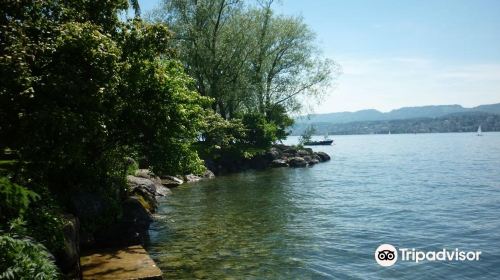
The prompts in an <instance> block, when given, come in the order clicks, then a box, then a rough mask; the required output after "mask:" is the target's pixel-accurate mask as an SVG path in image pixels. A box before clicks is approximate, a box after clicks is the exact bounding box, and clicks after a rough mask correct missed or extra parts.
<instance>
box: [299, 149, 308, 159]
mask: <svg viewBox="0 0 500 280" xmlns="http://www.w3.org/2000/svg"><path fill="white" fill-rule="evenodd" d="M310 154H311V153H310V152H308V151H306V150H304V149H302V150H298V151H297V155H299V156H300V157H304V156H308V155H310Z"/></svg>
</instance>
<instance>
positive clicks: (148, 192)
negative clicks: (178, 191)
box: [127, 175, 170, 212]
mask: <svg viewBox="0 0 500 280" xmlns="http://www.w3.org/2000/svg"><path fill="white" fill-rule="evenodd" d="M127 184H128V186H129V188H130V193H131V194H135V195H140V196H141V197H143V198H144V200H145V201H146V202H147V203H148V207H147V208H148V209H149V210H150V211H151V212H155V211H156V208H157V207H158V202H157V201H156V197H157V196H166V195H169V194H170V190H169V189H167V188H165V187H164V186H163V185H162V184H159V183H157V182H154V181H153V180H150V179H146V178H141V177H135V176H131V175H129V176H127Z"/></svg>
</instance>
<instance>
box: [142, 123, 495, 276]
mask: <svg viewBox="0 0 500 280" xmlns="http://www.w3.org/2000/svg"><path fill="white" fill-rule="evenodd" d="M333 138H334V139H335V145H334V146H329V147H325V146H323V147H317V148H315V150H322V151H325V152H327V153H329V154H330V155H331V156H332V160H331V161H330V162H327V163H321V164H318V165H316V166H314V167H311V168H301V169H289V168H282V169H273V170H267V171H258V172H245V173H241V174H235V175H230V176H221V177H219V178H216V179H214V180H210V181H204V182H200V183H195V184H190V185H183V186H182V187H179V188H177V189H175V190H174V191H173V195H171V196H169V197H168V198H166V199H165V200H164V201H162V202H161V205H160V209H159V213H158V215H157V221H156V222H155V223H154V224H153V226H152V228H151V231H150V234H151V242H150V244H149V246H148V250H149V251H150V252H151V254H152V256H153V258H154V260H155V261H156V262H157V263H158V265H159V267H160V268H161V269H162V270H163V272H164V274H165V278H166V279H196V278H199V279H376V278H384V279H388V278H391V279H437V278H448V279H500V133H486V134H485V135H484V136H483V137H478V136H475V134H472V133H462V134H417V135H412V134H411V135H410V134H407V135H394V134H393V135H365V136H335V137H333ZM296 140H297V139H296V138H293V137H292V138H291V139H288V141H289V142H291V143H293V142H295V141H296ZM382 243H390V244H392V245H394V246H396V247H403V248H416V249H419V250H441V249H442V248H447V249H452V250H453V249H455V248H459V249H461V250H480V251H482V255H481V259H480V260H479V261H476V262H422V263H418V264H415V263H412V262H401V261H399V262H397V263H396V264H395V265H394V266H392V267H389V268H383V267H381V266H379V265H378V264H377V263H376V262H375V260H374V251H375V249H376V248H377V247H378V245H380V244H382Z"/></svg>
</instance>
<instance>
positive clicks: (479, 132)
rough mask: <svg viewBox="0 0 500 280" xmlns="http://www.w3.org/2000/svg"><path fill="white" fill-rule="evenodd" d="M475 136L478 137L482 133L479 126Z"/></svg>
mask: <svg viewBox="0 0 500 280" xmlns="http://www.w3.org/2000/svg"><path fill="white" fill-rule="evenodd" d="M477 135H478V136H481V135H483V131H482V130H481V126H479V127H478V128H477Z"/></svg>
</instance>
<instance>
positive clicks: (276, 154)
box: [265, 147, 281, 161]
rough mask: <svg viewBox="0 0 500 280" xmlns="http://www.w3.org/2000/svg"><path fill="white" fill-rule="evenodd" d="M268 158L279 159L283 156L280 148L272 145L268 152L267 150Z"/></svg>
mask: <svg viewBox="0 0 500 280" xmlns="http://www.w3.org/2000/svg"><path fill="white" fill-rule="evenodd" d="M265 156H266V158H267V159H268V160H271V161H272V160H275V159H279V158H280V157H281V151H280V150H278V148H276V147H272V148H270V149H269V150H268V151H267V152H266V155H265Z"/></svg>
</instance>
